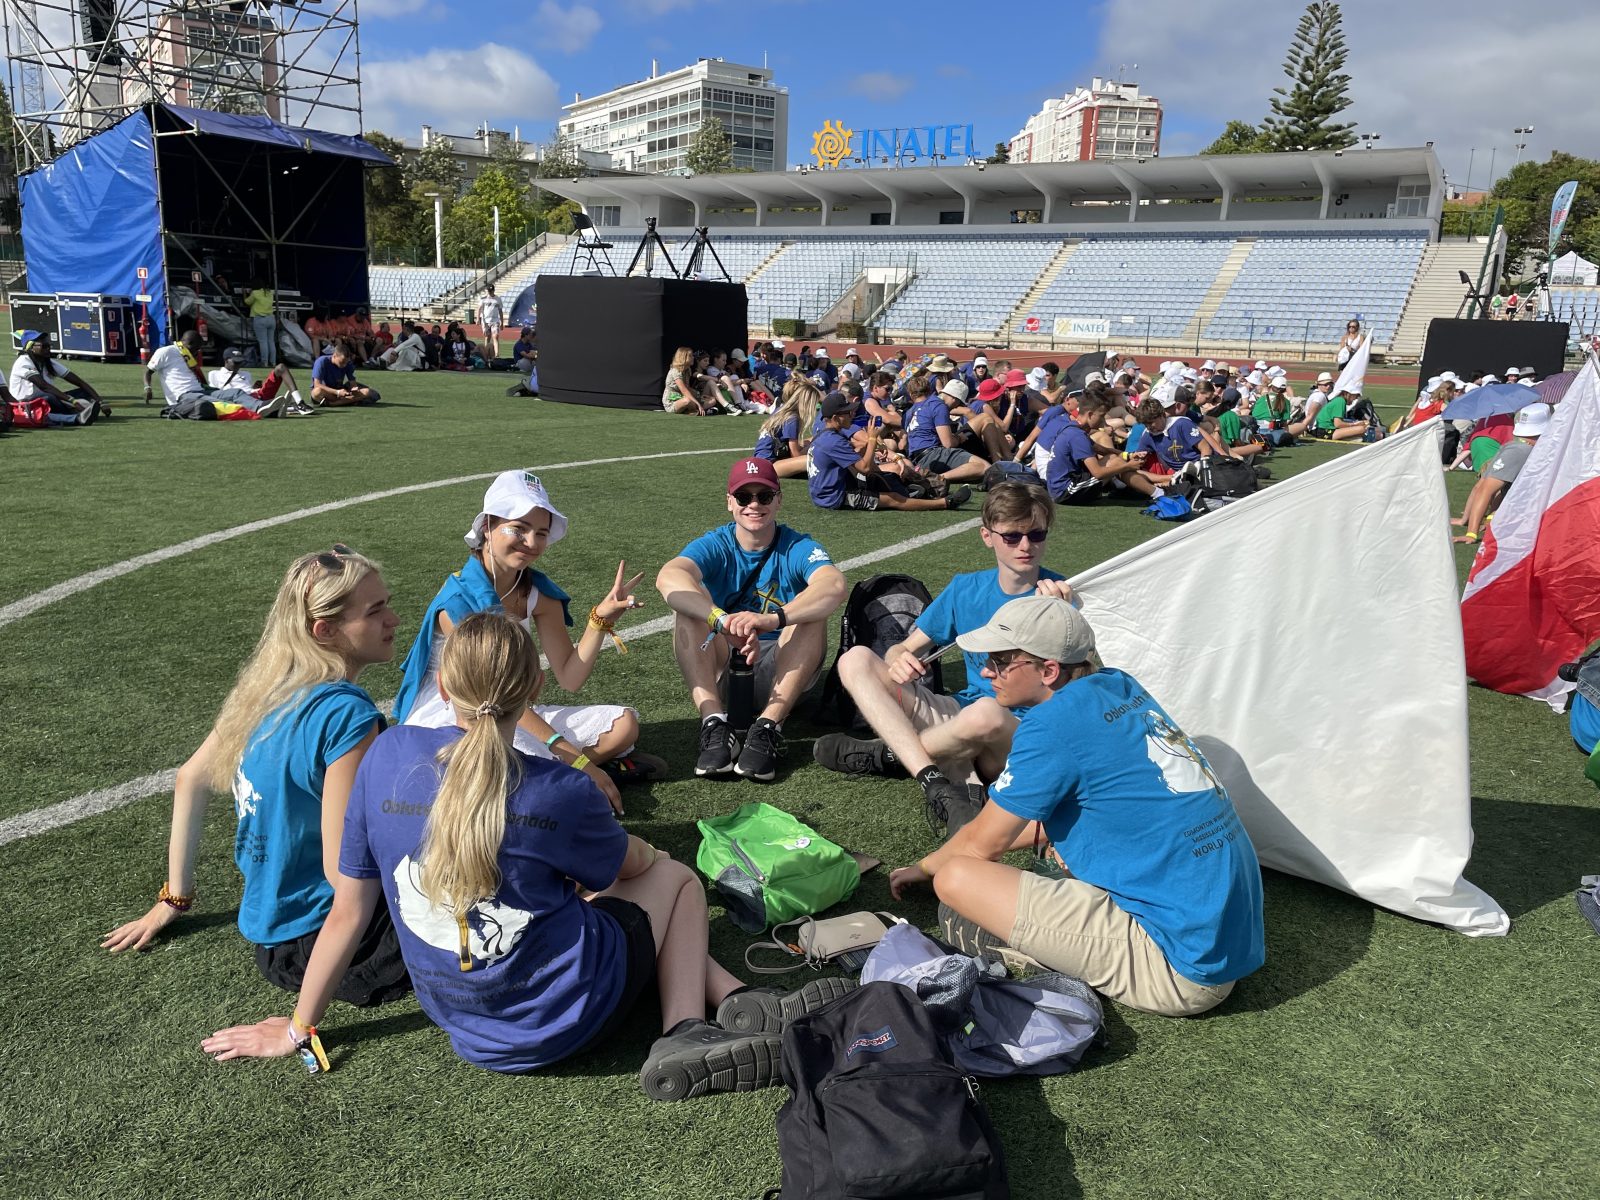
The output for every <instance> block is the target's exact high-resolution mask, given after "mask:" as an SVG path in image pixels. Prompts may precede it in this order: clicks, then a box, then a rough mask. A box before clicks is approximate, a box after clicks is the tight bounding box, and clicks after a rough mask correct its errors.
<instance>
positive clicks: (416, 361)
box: [374, 321, 428, 371]
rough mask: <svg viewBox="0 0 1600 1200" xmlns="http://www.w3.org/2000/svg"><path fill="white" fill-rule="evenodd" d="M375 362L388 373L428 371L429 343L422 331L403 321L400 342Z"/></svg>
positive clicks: (381, 354)
mask: <svg viewBox="0 0 1600 1200" xmlns="http://www.w3.org/2000/svg"><path fill="white" fill-rule="evenodd" d="M374 361H375V362H376V363H377V364H378V365H379V366H381V367H382V368H383V369H384V370H386V371H426V370H427V369H428V343H427V341H426V339H424V337H423V336H422V329H421V328H420V327H419V326H417V325H414V324H413V323H412V322H410V321H401V322H400V338H399V340H398V341H396V342H395V343H394V345H392V346H390V347H389V348H388V349H387V350H384V351H383V352H382V353H380V354H379V355H378V357H377V358H376V359H375V360H374Z"/></svg>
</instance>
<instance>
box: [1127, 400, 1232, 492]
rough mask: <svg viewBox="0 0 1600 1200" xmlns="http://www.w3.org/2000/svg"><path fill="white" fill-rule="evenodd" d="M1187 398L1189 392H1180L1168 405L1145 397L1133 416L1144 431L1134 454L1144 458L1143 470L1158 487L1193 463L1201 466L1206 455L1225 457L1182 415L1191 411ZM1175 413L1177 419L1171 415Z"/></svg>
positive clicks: (1218, 448)
mask: <svg viewBox="0 0 1600 1200" xmlns="http://www.w3.org/2000/svg"><path fill="white" fill-rule="evenodd" d="M1187 395H1188V392H1187V389H1183V388H1179V389H1178V390H1177V391H1176V392H1175V393H1173V394H1171V395H1169V396H1168V397H1167V399H1166V400H1165V401H1162V400H1157V399H1156V398H1155V397H1154V396H1146V397H1145V398H1144V399H1143V400H1141V401H1139V408H1138V410H1137V412H1135V414H1134V415H1135V416H1136V417H1138V418H1139V424H1140V425H1142V426H1143V427H1144V432H1143V433H1142V434H1140V435H1139V444H1138V445H1137V446H1135V447H1134V452H1135V453H1140V452H1142V453H1144V454H1145V456H1146V457H1145V460H1144V464H1143V467H1142V469H1143V470H1144V471H1145V472H1146V473H1148V474H1149V475H1150V477H1151V478H1152V479H1153V480H1154V481H1155V482H1157V483H1160V482H1161V481H1162V480H1164V479H1165V478H1167V477H1168V476H1171V475H1175V474H1177V472H1179V471H1181V470H1183V468H1184V467H1186V466H1188V465H1189V464H1190V463H1196V462H1199V461H1200V458H1201V456H1202V455H1203V454H1221V453H1222V446H1221V445H1220V444H1219V443H1218V442H1217V440H1216V439H1215V438H1214V437H1212V436H1211V435H1210V434H1208V433H1206V432H1205V430H1203V429H1201V428H1200V426H1199V425H1197V424H1196V423H1195V422H1194V421H1193V420H1192V419H1190V418H1189V417H1187V416H1185V415H1183V413H1184V412H1186V411H1187V407H1188V406H1187V402H1186V396H1187ZM1175 410H1176V411H1177V414H1178V415H1172V414H1173V412H1174V411H1175ZM1130 444H1131V442H1130Z"/></svg>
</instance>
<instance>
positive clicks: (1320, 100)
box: [1262, 0, 1356, 150]
mask: <svg viewBox="0 0 1600 1200" xmlns="http://www.w3.org/2000/svg"><path fill="white" fill-rule="evenodd" d="M1342 20H1343V18H1342V17H1341V15H1340V13H1339V6H1338V5H1337V4H1334V3H1332V0H1314V3H1311V4H1308V5H1306V11H1305V13H1304V14H1303V15H1302V16H1301V18H1300V27H1299V28H1298V29H1297V30H1295V35H1294V41H1293V42H1292V43H1290V45H1289V53H1288V56H1287V57H1286V58H1285V59H1284V61H1283V73H1284V74H1285V75H1287V76H1288V77H1289V79H1290V80H1291V85H1290V86H1289V87H1286V88H1283V87H1279V88H1273V89H1272V92H1273V95H1272V99H1271V100H1270V101H1269V104H1270V106H1271V109H1272V113H1271V115H1269V116H1268V117H1267V119H1266V120H1265V121H1264V122H1263V123H1262V132H1263V133H1264V134H1265V136H1266V138H1267V140H1268V141H1269V142H1270V143H1271V148H1272V149H1273V150H1301V149H1304V150H1343V149H1344V148H1345V147H1346V146H1351V145H1354V144H1355V140H1356V139H1355V135H1354V134H1353V133H1351V130H1353V129H1354V128H1355V125H1354V124H1351V123H1344V122H1336V121H1335V120H1334V118H1335V117H1337V116H1338V115H1339V114H1340V113H1341V112H1343V111H1344V110H1345V109H1347V108H1349V107H1350V76H1348V75H1346V74H1344V72H1343V67H1344V62H1345V57H1346V50H1345V44H1344V30H1343V29H1342V28H1341V22H1342Z"/></svg>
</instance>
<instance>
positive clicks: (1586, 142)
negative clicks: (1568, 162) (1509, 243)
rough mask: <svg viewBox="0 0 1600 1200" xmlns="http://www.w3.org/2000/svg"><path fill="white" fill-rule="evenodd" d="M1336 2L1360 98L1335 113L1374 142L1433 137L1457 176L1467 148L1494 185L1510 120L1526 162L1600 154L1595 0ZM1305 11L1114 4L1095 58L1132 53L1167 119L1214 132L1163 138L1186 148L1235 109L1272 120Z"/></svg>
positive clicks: (1599, 13)
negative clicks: (1273, 100) (1270, 109)
mask: <svg viewBox="0 0 1600 1200" xmlns="http://www.w3.org/2000/svg"><path fill="white" fill-rule="evenodd" d="M1340 9H1341V11H1342V13H1343V15H1344V35H1345V44H1346V46H1347V47H1348V49H1349V58H1348V60H1347V61H1346V63H1345V73H1346V74H1348V75H1349V76H1350V77H1351V81H1350V95H1351V98H1352V99H1353V100H1354V101H1355V103H1354V104H1352V105H1351V106H1350V108H1348V109H1346V110H1345V112H1344V113H1343V114H1342V119H1343V120H1347V121H1355V122H1356V123H1357V127H1358V130H1359V131H1364V132H1377V133H1381V134H1382V135H1383V140H1382V142H1381V145H1383V146H1385V147H1389V146H1420V145H1422V144H1423V143H1424V142H1428V141H1432V142H1434V143H1435V145H1436V149H1437V150H1438V152H1439V156H1440V158H1441V160H1442V161H1443V163H1444V166H1445V171H1446V173H1447V174H1448V175H1449V176H1450V178H1451V181H1452V182H1455V183H1463V184H1464V183H1465V182H1466V173H1467V163H1468V158H1469V155H1470V150H1471V149H1472V148H1474V147H1475V148H1476V149H1477V155H1476V161H1475V165H1474V170H1473V183H1474V185H1475V186H1481V185H1483V184H1486V183H1487V181H1488V178H1489V172H1488V164H1489V153H1490V148H1491V147H1495V148H1497V150H1498V153H1497V155H1496V164H1495V166H1496V173H1497V174H1503V173H1504V172H1505V170H1506V169H1507V168H1508V167H1509V166H1510V165H1511V163H1512V161H1513V160H1514V158H1515V155H1516V150H1515V149H1514V142H1515V141H1516V139H1515V138H1514V137H1513V136H1512V133H1511V130H1512V127H1513V126H1517V125H1525V124H1531V125H1533V126H1534V127H1535V133H1534V135H1533V136H1532V137H1531V138H1529V139H1528V149H1527V151H1526V157H1529V158H1544V157H1547V156H1548V155H1549V153H1550V151H1551V150H1566V151H1569V152H1571V153H1574V154H1581V155H1585V156H1588V157H1600V125H1597V124H1596V123H1595V121H1594V120H1593V118H1592V115H1591V112H1592V108H1593V105H1592V99H1591V98H1592V95H1593V65H1592V63H1591V62H1590V61H1589V60H1590V58H1591V56H1590V55H1588V54H1587V53H1585V52H1584V51H1585V50H1586V49H1587V48H1589V47H1593V46H1596V45H1600V9H1597V8H1596V7H1595V6H1593V5H1592V4H1588V3H1580V2H1579V0H1519V2H1518V3H1516V4H1513V5H1510V6H1507V5H1506V4H1504V3H1501V2H1500V0H1460V3H1457V4H1453V5H1450V6H1448V7H1446V6H1442V5H1439V4H1395V3H1393V2H1392V0H1343V3H1341V5H1340ZM1303 11H1304V7H1303V5H1301V4H1299V3H1294V4H1276V5H1271V6H1263V5H1261V4H1259V3H1256V2H1254V0H1208V2H1207V3H1206V4H1204V5H1195V4H1194V3H1193V0H1108V3H1107V4H1106V8H1105V24H1104V25H1103V27H1102V29H1101V39H1100V49H1099V53H1098V61H1101V62H1122V61H1124V60H1127V59H1129V58H1130V56H1132V55H1134V54H1135V53H1137V57H1138V59H1139V60H1140V61H1141V62H1142V63H1143V64H1144V70H1142V71H1141V72H1137V73H1135V74H1137V75H1138V76H1139V81H1140V84H1141V85H1142V87H1143V89H1144V90H1145V91H1147V92H1149V93H1151V94H1153V95H1156V96H1159V97H1160V98H1161V101H1162V104H1163V106H1164V107H1165V109H1166V110H1167V113H1168V114H1169V116H1168V119H1169V120H1171V119H1173V118H1177V119H1179V120H1181V121H1184V122H1186V123H1192V124H1195V125H1198V126H1204V127H1206V128H1208V129H1209V130H1210V131H1211V132H1210V135H1209V136H1194V137H1192V138H1189V139H1182V140H1183V141H1191V140H1192V141H1193V142H1194V143H1195V144H1194V145H1189V146H1185V145H1182V144H1180V141H1179V139H1168V138H1166V137H1165V136H1163V143H1164V145H1163V149H1166V150H1168V151H1169V152H1171V153H1181V152H1183V151H1184V150H1187V151H1189V152H1191V153H1192V152H1193V151H1194V150H1197V149H1200V148H1202V147H1203V146H1204V145H1205V144H1206V143H1208V142H1209V141H1210V140H1211V138H1212V137H1214V136H1215V135H1216V134H1218V133H1221V132H1222V127H1223V125H1224V124H1225V123H1226V122H1227V121H1228V120H1229V119H1230V118H1235V117H1237V118H1240V119H1243V120H1248V121H1259V120H1260V119H1261V118H1262V117H1263V116H1265V115H1266V113H1267V98H1268V97H1269V96H1270V95H1271V94H1272V89H1273V88H1275V87H1279V86H1281V85H1283V84H1285V83H1287V80H1286V79H1285V77H1284V75H1283V57H1284V52H1285V51H1286V50H1287V49H1288V48H1289V43H1290V41H1291V39H1292V38H1293V37H1294V32H1295V27H1296V25H1297V24H1298V23H1299V20H1300V15H1301V13H1302V12H1303ZM1508 39H1514V40H1508ZM1129 47H1137V51H1134V50H1132V49H1129ZM1524 47H1526V48H1528V49H1526V50H1524V49H1522V48H1524ZM1158 64H1174V65H1175V66H1176V69H1167V68H1163V67H1160V66H1158Z"/></svg>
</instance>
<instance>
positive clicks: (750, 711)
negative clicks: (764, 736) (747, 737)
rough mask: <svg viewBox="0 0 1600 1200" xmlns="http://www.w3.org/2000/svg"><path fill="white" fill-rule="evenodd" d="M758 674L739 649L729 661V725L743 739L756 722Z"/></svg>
mask: <svg viewBox="0 0 1600 1200" xmlns="http://www.w3.org/2000/svg"><path fill="white" fill-rule="evenodd" d="M755 705H756V672H755V668H754V667H752V666H751V665H750V664H749V663H747V662H745V660H744V655H743V654H742V653H740V652H739V651H738V650H737V649H735V650H734V652H733V654H732V655H730V656H729V661H728V724H729V725H731V726H732V727H733V731H734V733H736V734H737V735H738V736H739V737H740V738H741V739H743V737H744V733H745V730H747V729H749V728H750V723H751V722H752V721H754V720H755V711H754V710H755Z"/></svg>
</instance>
